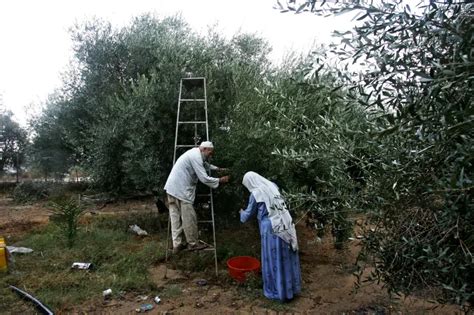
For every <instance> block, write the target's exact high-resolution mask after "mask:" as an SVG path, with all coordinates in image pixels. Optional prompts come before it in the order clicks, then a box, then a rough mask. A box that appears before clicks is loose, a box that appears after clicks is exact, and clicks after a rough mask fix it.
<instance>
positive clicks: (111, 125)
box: [34, 15, 268, 195]
mask: <svg viewBox="0 0 474 315" xmlns="http://www.w3.org/2000/svg"><path fill="white" fill-rule="evenodd" d="M72 37H73V41H74V51H75V60H74V63H72V64H71V71H70V72H69V73H68V75H67V76H66V77H65V80H64V88H63V89H62V91H60V97H58V98H57V99H52V100H50V102H49V103H48V104H47V105H48V106H47V108H48V109H47V111H45V113H44V115H43V116H42V117H41V118H40V119H39V120H38V122H37V123H36V125H35V128H34V129H35V132H36V137H35V139H34V143H35V145H36V146H37V147H39V150H38V151H37V152H39V155H38V157H37V158H36V161H43V160H44V159H45V158H46V157H47V156H52V155H53V154H52V153H49V152H50V146H55V147H54V148H51V151H54V152H56V154H58V155H59V154H63V153H64V154H66V155H65V156H64V157H63V158H62V160H63V161H64V162H63V164H64V166H68V167H69V166H71V165H74V164H75V163H79V164H80V165H81V166H83V167H84V168H85V170H86V172H87V173H88V174H90V176H91V178H92V180H93V182H94V184H95V186H96V188H98V189H99V190H101V191H105V192H110V193H113V194H117V195H119V194H123V193H133V192H137V191H142V192H143V191H148V192H150V191H152V190H161V189H162V187H163V182H164V181H165V179H166V176H167V175H168V172H169V169H170V167H171V163H172V155H173V154H172V152H173V142H174V137H173V135H174V128H175V115H176V100H177V98H178V88H179V81H180V78H181V77H183V76H185V73H186V72H188V71H191V72H193V73H194V74H195V75H199V76H205V77H206V78H207V83H208V91H207V95H208V102H209V117H210V125H211V126H210V129H211V135H214V134H216V133H217V130H218V128H219V127H220V126H221V125H222V123H223V122H224V121H226V117H227V112H228V109H229V108H230V107H231V106H232V105H233V104H234V103H235V97H234V95H235V93H236V92H235V91H236V90H238V89H241V88H244V89H248V86H251V85H252V82H253V80H256V77H257V75H258V74H260V73H261V72H262V70H264V69H265V67H266V64H267V61H266V54H267V53H268V47H267V45H266V43H265V42H264V41H262V40H261V39H259V38H257V37H255V36H252V35H247V34H238V35H236V36H235V37H234V38H232V39H231V40H227V39H224V38H223V37H221V35H219V34H218V33H217V31H213V30H211V31H210V32H209V34H208V35H207V36H201V35H198V34H196V33H194V32H193V31H191V29H190V28H189V26H188V25H187V24H186V23H185V21H184V20H182V19H181V18H180V17H168V18H164V19H162V20H159V19H157V18H154V17H152V16H150V15H143V16H141V17H138V18H136V19H135V20H133V21H132V22H131V24H130V25H128V26H126V27H124V28H122V29H113V28H112V27H111V25H110V24H109V23H106V22H103V21H98V20H94V21H90V22H87V23H85V24H83V25H76V26H75V28H74V29H73V30H72ZM240 72H245V73H250V74H251V75H252V77H250V76H245V77H242V78H239V79H238V80H236V78H235V75H234V74H235V73H240ZM204 137H205V135H204V134H201V138H204ZM43 138H44V139H57V141H52V143H47V145H46V143H45V144H44V145H42V144H41V143H42V139H43ZM58 138H59V139H58ZM187 140H189V139H187ZM185 141H186V139H183V142H185ZM187 142H188V143H189V142H190V141H187ZM43 164H44V163H43ZM58 167H59V166H58ZM45 168H47V167H45ZM58 171H59V169H58Z"/></svg>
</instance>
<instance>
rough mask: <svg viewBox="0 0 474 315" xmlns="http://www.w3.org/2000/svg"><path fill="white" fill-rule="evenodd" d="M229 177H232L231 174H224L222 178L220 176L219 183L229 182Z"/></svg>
mask: <svg viewBox="0 0 474 315" xmlns="http://www.w3.org/2000/svg"><path fill="white" fill-rule="evenodd" d="M229 179H230V176H229V175H227V176H222V177H221V178H219V184H225V183H228V182H229Z"/></svg>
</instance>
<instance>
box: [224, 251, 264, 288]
mask: <svg viewBox="0 0 474 315" xmlns="http://www.w3.org/2000/svg"><path fill="white" fill-rule="evenodd" d="M227 269H228V270H229V275H230V276H231V277H232V278H234V279H235V280H236V281H238V282H244V281H245V277H246V276H245V275H246V274H247V273H249V272H253V273H255V274H258V272H259V271H260V261H259V260H258V259H256V258H253V257H250V256H236V257H232V258H230V259H229V260H227Z"/></svg>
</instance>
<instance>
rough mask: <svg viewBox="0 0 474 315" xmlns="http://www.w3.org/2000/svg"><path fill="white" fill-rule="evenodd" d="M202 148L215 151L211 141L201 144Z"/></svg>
mask: <svg viewBox="0 0 474 315" xmlns="http://www.w3.org/2000/svg"><path fill="white" fill-rule="evenodd" d="M199 146H200V147H201V148H210V149H214V145H213V144H212V142H211V141H203V142H201V144H200V145H199Z"/></svg>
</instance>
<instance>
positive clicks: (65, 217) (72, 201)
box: [51, 197, 84, 248]
mask: <svg viewBox="0 0 474 315" xmlns="http://www.w3.org/2000/svg"><path fill="white" fill-rule="evenodd" d="M51 207H52V212H53V215H52V220H53V221H54V222H56V223H57V224H58V225H59V227H60V228H61V230H62V231H63V232H64V235H65V236H66V240H67V246H68V247H69V248H71V247H72V246H73V245H74V241H75V239H76V235H77V228H78V222H79V217H80V216H81V215H82V213H83V211H84V208H82V207H81V206H80V205H79V203H78V200H77V199H76V198H72V197H71V198H69V199H58V200H56V201H54V202H52V203H51Z"/></svg>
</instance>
